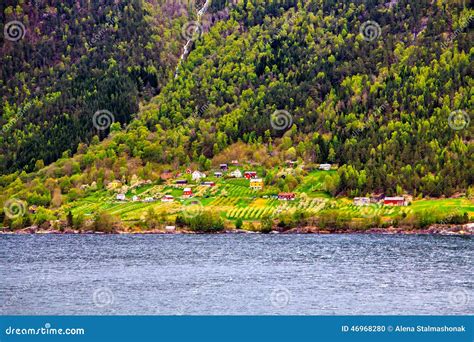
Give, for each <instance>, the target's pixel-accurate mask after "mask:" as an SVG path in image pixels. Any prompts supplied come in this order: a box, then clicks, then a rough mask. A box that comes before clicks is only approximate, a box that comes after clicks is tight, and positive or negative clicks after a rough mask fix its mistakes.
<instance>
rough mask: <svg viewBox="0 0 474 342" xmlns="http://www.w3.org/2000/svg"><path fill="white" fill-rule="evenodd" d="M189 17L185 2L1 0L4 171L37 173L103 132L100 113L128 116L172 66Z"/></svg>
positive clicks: (119, 118)
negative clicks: (40, 166)
mask: <svg viewBox="0 0 474 342" xmlns="http://www.w3.org/2000/svg"><path fill="white" fill-rule="evenodd" d="M187 18H188V9H187V6H186V4H185V3H184V2H183V3H180V2H176V3H163V4H160V3H155V2H154V1H149V2H143V1H141V0H132V1H122V2H118V1H111V0H104V1H43V0H40V1H20V2H19V1H12V0H6V1H2V2H1V4H0V19H1V20H0V21H1V24H0V30H1V32H5V34H2V37H1V40H0V65H1V77H0V98H1V100H2V105H1V116H0V124H1V125H2V128H3V129H2V130H1V132H0V152H1V153H0V154H1V155H0V172H2V173H7V172H13V171H16V170H18V169H24V170H26V171H32V170H33V169H34V167H35V163H36V162H37V161H39V160H41V163H44V164H46V165H47V164H49V163H51V162H54V161H55V160H57V159H58V158H59V157H60V156H61V155H62V153H63V152H65V151H69V153H73V152H75V151H76V148H77V146H78V143H79V142H89V141H90V139H91V138H92V137H93V136H94V135H95V134H100V137H101V138H103V137H105V136H106V134H107V131H106V130H105V131H104V132H102V131H100V130H97V129H96V127H94V125H93V120H92V117H93V115H94V113H95V112H97V111H100V110H107V111H109V112H113V115H114V120H115V121H116V122H119V123H121V124H127V123H128V122H129V121H130V120H131V118H132V116H133V114H135V113H136V112H137V111H138V109H139V102H140V101H148V100H150V98H151V97H152V96H154V95H156V94H157V93H158V92H159V91H160V90H161V88H162V87H163V86H164V85H165V84H166V82H167V80H168V79H169V75H170V73H172V72H173V71H174V70H173V68H174V67H175V65H176V63H177V59H178V56H179V53H180V50H181V47H182V42H181V41H182V38H181V37H180V32H181V28H180V26H181V25H182V23H183V22H186V20H187ZM12 22H18V23H19V24H18V25H17V26H16V27H9V23H10V24H11V23H12ZM15 28H18V30H20V31H21V33H20V36H18V37H12V38H13V39H8V38H9V37H8V36H7V34H8V32H9V31H7V29H10V30H11V33H12V34H15V33H16V32H15V31H14V29H15ZM16 38H21V39H16Z"/></svg>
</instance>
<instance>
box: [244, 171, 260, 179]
mask: <svg viewBox="0 0 474 342" xmlns="http://www.w3.org/2000/svg"><path fill="white" fill-rule="evenodd" d="M244 177H245V178H247V179H250V178H256V177H257V172H255V171H245V172H244Z"/></svg>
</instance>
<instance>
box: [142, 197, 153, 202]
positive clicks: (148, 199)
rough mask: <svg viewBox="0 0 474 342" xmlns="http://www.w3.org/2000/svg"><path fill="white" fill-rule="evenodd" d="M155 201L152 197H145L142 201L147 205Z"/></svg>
mask: <svg viewBox="0 0 474 342" xmlns="http://www.w3.org/2000/svg"><path fill="white" fill-rule="evenodd" d="M154 201H155V199H154V198H153V197H147V198H145V199H144V200H143V202H147V203H150V202H154Z"/></svg>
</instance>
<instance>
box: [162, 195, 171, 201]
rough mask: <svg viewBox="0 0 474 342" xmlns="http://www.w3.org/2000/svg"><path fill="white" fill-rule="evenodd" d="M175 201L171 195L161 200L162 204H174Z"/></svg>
mask: <svg viewBox="0 0 474 342" xmlns="http://www.w3.org/2000/svg"><path fill="white" fill-rule="evenodd" d="M173 201H174V197H173V196H171V195H165V196H163V198H162V199H161V202H173Z"/></svg>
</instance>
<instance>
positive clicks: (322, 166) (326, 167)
mask: <svg viewBox="0 0 474 342" xmlns="http://www.w3.org/2000/svg"><path fill="white" fill-rule="evenodd" d="M319 169H320V170H324V171H329V170H331V164H319Z"/></svg>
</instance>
